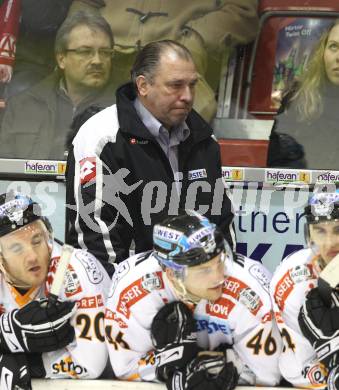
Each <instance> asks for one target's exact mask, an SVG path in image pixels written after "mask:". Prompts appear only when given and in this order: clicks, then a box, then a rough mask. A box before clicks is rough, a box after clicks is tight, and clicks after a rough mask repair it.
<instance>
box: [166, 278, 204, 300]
mask: <svg viewBox="0 0 339 390" xmlns="http://www.w3.org/2000/svg"><path fill="white" fill-rule="evenodd" d="M170 283H171V284H172V286H173V289H174V291H175V293H176V295H177V296H178V298H179V300H180V301H183V302H187V303H193V304H194V305H197V304H198V303H199V301H201V298H200V297H198V296H196V295H194V294H192V293H190V292H189V291H187V289H186V287H185V285H184V282H183V281H182V280H181V279H179V278H175V279H173V280H170Z"/></svg>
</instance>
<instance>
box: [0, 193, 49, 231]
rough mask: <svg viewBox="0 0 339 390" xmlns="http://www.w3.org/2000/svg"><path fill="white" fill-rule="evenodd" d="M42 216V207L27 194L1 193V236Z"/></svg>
mask: <svg viewBox="0 0 339 390" xmlns="http://www.w3.org/2000/svg"><path fill="white" fill-rule="evenodd" d="M37 219H42V218H41V208H40V206H39V204H38V203H36V202H34V201H33V200H32V199H31V198H29V197H28V196H26V195H23V194H20V193H15V192H13V191H11V192H8V193H5V194H1V195H0V237H2V236H4V235H5V234H8V233H11V232H13V231H15V230H17V229H20V228H22V227H23V226H25V225H27V224H29V223H31V222H34V221H36V220H37Z"/></svg>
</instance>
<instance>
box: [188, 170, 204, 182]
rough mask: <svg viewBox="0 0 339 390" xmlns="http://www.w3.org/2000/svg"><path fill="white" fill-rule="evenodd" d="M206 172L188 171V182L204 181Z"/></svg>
mask: <svg viewBox="0 0 339 390" xmlns="http://www.w3.org/2000/svg"><path fill="white" fill-rule="evenodd" d="M206 178H207V172H206V169H195V170H193V171H188V180H198V179H206Z"/></svg>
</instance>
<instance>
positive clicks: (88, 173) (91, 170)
mask: <svg viewBox="0 0 339 390" xmlns="http://www.w3.org/2000/svg"><path fill="white" fill-rule="evenodd" d="M96 173H97V172H96V160H95V157H86V158H84V159H82V160H81V161H80V184H86V183H89V182H90V181H94V180H95V177H96Z"/></svg>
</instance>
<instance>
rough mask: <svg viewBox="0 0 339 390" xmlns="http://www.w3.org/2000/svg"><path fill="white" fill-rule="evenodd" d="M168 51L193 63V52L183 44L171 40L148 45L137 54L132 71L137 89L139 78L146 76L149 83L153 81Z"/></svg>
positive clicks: (132, 77)
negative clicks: (162, 58) (162, 57)
mask: <svg viewBox="0 0 339 390" xmlns="http://www.w3.org/2000/svg"><path fill="white" fill-rule="evenodd" d="M168 51H173V52H175V53H176V54H177V55H178V57H179V58H181V59H183V60H185V61H191V62H193V63H194V61H193V57H192V54H191V52H190V51H189V50H188V49H187V48H186V47H185V46H184V45H182V44H181V43H178V42H175V41H172V40H170V39H166V40H162V41H155V42H150V43H148V44H147V45H146V46H145V47H143V48H142V49H141V50H140V52H139V53H138V54H137V56H136V59H135V61H134V64H133V67H132V70H131V79H132V82H133V84H134V86H135V88H136V79H137V78H138V76H140V75H142V76H144V77H145V78H146V79H147V80H148V81H149V82H152V81H153V78H154V76H155V73H156V71H157V68H158V66H159V62H160V59H161V56H162V55H163V54H164V53H165V52H168Z"/></svg>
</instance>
